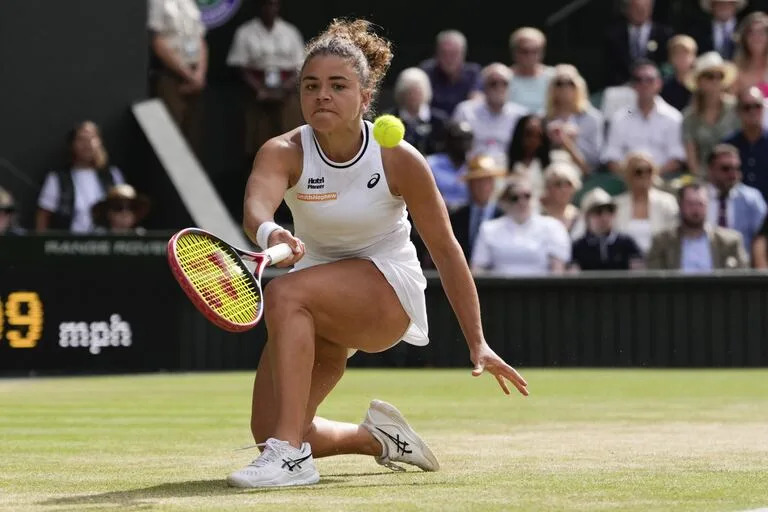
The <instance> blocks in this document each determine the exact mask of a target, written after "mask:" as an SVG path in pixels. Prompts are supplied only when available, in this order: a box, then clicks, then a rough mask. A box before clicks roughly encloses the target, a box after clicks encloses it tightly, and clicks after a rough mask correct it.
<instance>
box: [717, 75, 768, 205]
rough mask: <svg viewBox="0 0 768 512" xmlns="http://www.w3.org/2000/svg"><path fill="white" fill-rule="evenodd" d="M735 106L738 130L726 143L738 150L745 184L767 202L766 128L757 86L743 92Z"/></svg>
mask: <svg viewBox="0 0 768 512" xmlns="http://www.w3.org/2000/svg"><path fill="white" fill-rule="evenodd" d="M737 108H738V110H739V119H740V120H741V130H740V131H738V132H736V133H735V134H733V135H732V136H731V137H729V138H727V139H726V140H725V142H726V143H728V144H731V145H733V146H736V148H737V149H738V150H739V156H740V157H741V165H742V172H743V176H744V183H746V184H747V185H749V186H751V187H755V188H756V189H757V190H759V191H760V193H762V194H763V198H764V199H766V200H767V201H768V131H766V129H765V128H763V112H764V110H765V98H764V97H763V93H762V92H760V90H759V89H758V88H757V87H751V88H749V89H747V90H745V91H742V92H741V93H739V96H738V102H737Z"/></svg>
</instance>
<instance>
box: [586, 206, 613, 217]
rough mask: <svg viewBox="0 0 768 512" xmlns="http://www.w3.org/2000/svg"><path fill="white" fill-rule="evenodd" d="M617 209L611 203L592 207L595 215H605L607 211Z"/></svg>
mask: <svg viewBox="0 0 768 512" xmlns="http://www.w3.org/2000/svg"><path fill="white" fill-rule="evenodd" d="M615 211H616V208H615V207H614V206H611V205H609V204H604V205H602V206H596V207H595V208H592V210H590V213H592V214H594V215H605V214H606V213H614V212H615Z"/></svg>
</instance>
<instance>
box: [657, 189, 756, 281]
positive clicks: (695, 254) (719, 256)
mask: <svg viewBox="0 0 768 512" xmlns="http://www.w3.org/2000/svg"><path fill="white" fill-rule="evenodd" d="M678 202H679V203H680V226H679V227H677V228H674V229H670V230H668V231H663V232H661V233H659V234H658V235H656V236H655V237H654V238H653V243H652V244H651V249H650V250H649V251H648V256H647V260H646V265H647V267H648V268H650V269H665V270H682V271H683V272H709V271H711V270H713V269H733V268H746V267H747V265H748V263H747V254H746V252H745V251H744V244H743V243H742V241H741V234H740V233H739V232H738V231H735V230H732V229H728V228H721V227H719V226H712V225H711V224H708V223H707V222H706V218H707V208H708V202H709V197H708V195H707V190H706V188H705V187H704V186H703V185H702V184H700V183H696V182H693V183H688V184H686V185H683V186H682V187H681V188H680V189H679V190H678Z"/></svg>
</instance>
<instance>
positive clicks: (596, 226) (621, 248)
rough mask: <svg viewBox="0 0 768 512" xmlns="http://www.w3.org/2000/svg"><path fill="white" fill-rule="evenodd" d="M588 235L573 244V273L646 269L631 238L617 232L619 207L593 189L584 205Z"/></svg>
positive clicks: (638, 249)
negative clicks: (616, 224)
mask: <svg viewBox="0 0 768 512" xmlns="http://www.w3.org/2000/svg"><path fill="white" fill-rule="evenodd" d="M581 211H582V212H584V216H585V218H586V224H587V232H586V234H585V235H584V236H583V237H581V238H579V239H578V240H576V241H575V242H574V243H573V251H572V253H573V254H572V256H571V264H570V265H569V268H571V269H574V270H629V269H638V268H643V267H644V264H643V255H642V253H641V252H640V248H639V247H638V246H637V243H635V241H634V240H633V239H632V237H630V236H628V235H626V234H624V233H620V232H618V231H616V230H615V228H614V220H615V218H616V203H615V202H614V200H613V198H612V197H611V196H610V194H608V192H606V191H605V190H603V189H601V188H599V187H598V188H593V189H592V190H590V191H589V192H588V193H587V194H585V195H584V198H583V199H582V201H581Z"/></svg>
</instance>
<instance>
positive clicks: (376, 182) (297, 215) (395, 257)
mask: <svg viewBox="0 0 768 512" xmlns="http://www.w3.org/2000/svg"><path fill="white" fill-rule="evenodd" d="M362 129H363V145H362V147H361V148H360V151H359V152H358V154H357V155H355V156H354V158H352V159H351V160H349V161H348V162H343V163H337V162H333V161H331V160H330V159H329V158H328V157H327V156H325V154H323V151H322V149H321V148H320V144H318V142H317V140H316V139H315V136H314V133H313V131H312V128H311V127H310V126H309V125H304V126H302V127H301V145H302V148H303V150H304V162H303V168H302V173H301V177H300V178H299V180H298V181H297V182H296V185H294V186H293V187H291V188H289V189H288V190H287V191H286V194H285V202H286V203H287V204H288V207H289V208H290V209H291V213H292V214H293V220H294V231H295V233H294V234H295V236H296V237H297V238H299V239H301V241H303V242H304V245H305V247H306V254H305V255H304V257H303V258H302V259H301V260H300V261H299V262H298V263H296V265H295V270H301V269H303V268H308V267H312V266H315V265H320V264H322V263H330V262H333V261H338V260H342V259H348V258H364V259H368V260H371V261H372V262H373V263H374V264H375V265H376V267H378V269H379V270H380V271H381V273H382V274H384V277H385V278H386V279H387V281H388V282H389V284H390V285H391V286H392V288H393V289H394V290H395V293H396V294H397V297H398V299H400V303H401V304H402V305H403V309H405V312H406V313H407V314H408V316H409V317H410V319H411V324H410V325H409V326H408V330H407V331H406V333H405V334H404V335H403V338H402V339H403V341H406V342H408V343H410V344H412V345H426V344H427V343H429V338H428V336H427V331H428V327H427V308H426V301H425V299H424V289H425V288H426V285H427V281H426V279H425V278H424V274H423V273H422V272H421V266H420V265H419V261H418V259H417V257H416V248H415V247H414V246H413V243H411V239H410V234H411V224H410V222H408V214H407V212H406V208H405V201H404V200H403V198H402V197H399V196H394V195H392V193H391V192H390V190H389V184H388V183H387V177H386V174H385V173H384V166H383V164H382V161H381V147H380V146H379V144H378V143H377V142H376V140H375V139H374V138H373V136H372V134H373V126H372V125H371V123H369V122H368V121H365V122H364V123H363V127H362ZM371 300H376V298H375V297H371Z"/></svg>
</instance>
